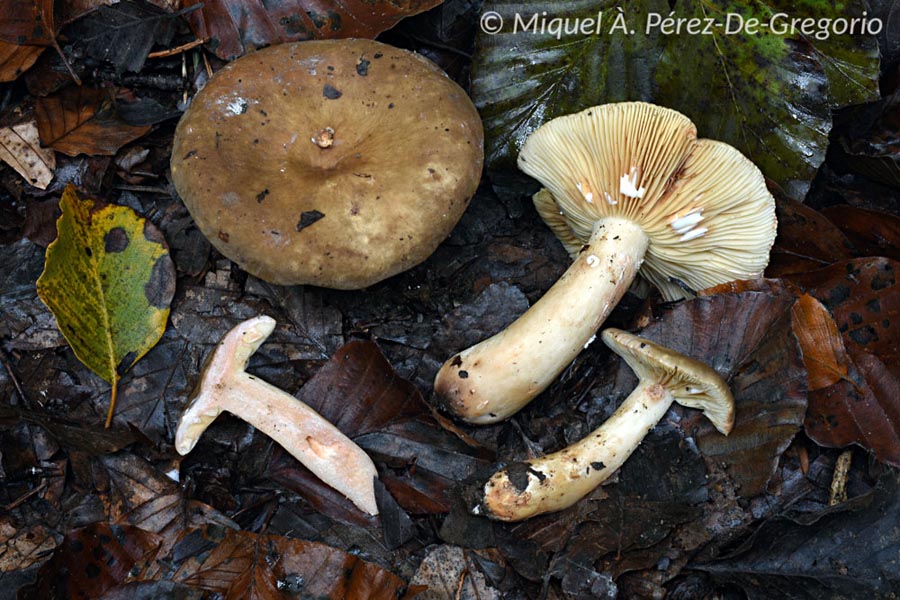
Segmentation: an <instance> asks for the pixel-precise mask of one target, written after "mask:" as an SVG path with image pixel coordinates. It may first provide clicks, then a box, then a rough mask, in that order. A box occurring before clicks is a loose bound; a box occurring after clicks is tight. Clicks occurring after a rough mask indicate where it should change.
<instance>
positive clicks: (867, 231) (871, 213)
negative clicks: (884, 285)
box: [822, 204, 900, 260]
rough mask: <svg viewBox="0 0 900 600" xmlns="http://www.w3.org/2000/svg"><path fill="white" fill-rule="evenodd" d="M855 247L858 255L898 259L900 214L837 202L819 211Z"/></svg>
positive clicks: (899, 250)
mask: <svg viewBox="0 0 900 600" xmlns="http://www.w3.org/2000/svg"><path fill="white" fill-rule="evenodd" d="M822 214H823V215H825V216H826V217H827V218H828V219H829V220H830V221H831V222H833V223H834V224H835V225H837V227H838V228H839V229H840V230H841V231H843V232H844V233H845V234H846V235H847V237H848V238H849V239H850V241H851V242H853V245H854V246H856V248H857V255H858V256H886V257H888V258H892V259H894V260H900V217H898V216H897V215H895V214H892V213H889V212H885V211H880V210H870V209H867V208H859V207H856V206H849V205H847V204H841V205H838V206H829V207H828V208H825V209H823V210H822Z"/></svg>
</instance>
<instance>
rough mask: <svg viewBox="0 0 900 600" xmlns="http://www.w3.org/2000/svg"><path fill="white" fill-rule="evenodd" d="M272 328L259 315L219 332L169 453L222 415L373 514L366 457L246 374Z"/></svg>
mask: <svg viewBox="0 0 900 600" xmlns="http://www.w3.org/2000/svg"><path fill="white" fill-rule="evenodd" d="M274 329H275V320H274V319H273V318H271V317H266V316H261V317H256V318H253V319H249V320H247V321H244V322H242V323H239V324H238V325H237V326H236V327H234V328H233V329H232V330H231V331H229V332H228V333H226V334H225V337H223V338H222V341H220V342H219V344H218V346H216V349H215V351H214V352H213V353H212V354H211V355H210V357H209V358H208V359H207V361H206V365H204V367H203V373H202V374H201V377H200V383H199V384H198V385H197V389H196V390H195V392H194V395H193V397H192V398H191V399H190V401H189V403H188V406H187V408H185V410H184V414H182V416H181V421H179V423H178V429H177V430H176V432H175V449H176V450H177V451H178V453H179V454H187V453H188V452H190V451H191V450H192V449H193V448H194V446H195V445H196V444H197V440H198V439H199V438H200V435H201V434H202V433H203V432H204V431H205V430H206V428H207V427H208V426H209V425H210V423H212V422H213V421H214V420H215V419H216V417H218V416H219V415H220V414H221V413H222V411H227V412H230V413H231V414H233V415H235V416H237V417H240V418H241V419H243V420H244V421H246V422H247V423H249V424H250V425H253V427H255V428H256V429H259V430H260V431H262V432H263V433H265V434H266V435H268V436H269V437H271V438H272V439H273V440H275V441H276V442H278V443H279V444H280V445H281V446H282V447H283V448H284V449H285V450H287V451H288V452H290V453H291V455H292V456H294V457H295V458H296V459H297V460H299V461H300V462H301V463H303V464H304V465H305V466H306V467H307V468H308V469H309V470H310V471H312V472H313V473H314V474H315V475H316V476H317V477H318V478H319V479H321V480H322V481H324V482H325V483H327V484H328V485H329V486H331V487H333V488H334V489H336V490H337V491H339V492H340V493H342V494H344V495H345V496H346V497H347V498H349V499H350V501H351V502H353V504H355V505H356V506H357V508H359V509H360V510H362V511H364V512H366V513H368V514H370V515H376V514H378V507H377V505H376V504H375V483H374V479H375V478H376V477H378V473H377V471H376V470H375V465H374V464H373V463H372V459H370V458H369V456H368V455H367V454H366V453H365V452H364V451H363V450H362V448H360V447H359V446H357V445H356V444H355V443H353V441H352V440H351V439H350V438H348V437H347V436H346V435H344V434H343V433H341V431H340V430H339V429H338V428H337V427H335V426H334V425H332V424H331V423H329V422H328V421H327V420H325V418H324V417H322V416H321V415H320V414H319V413H317V412H316V411H314V410H313V409H312V408H310V407H309V406H307V405H306V404H305V403H303V402H301V401H300V400H298V399H296V398H294V397H293V396H291V395H290V394H288V393H287V392H284V391H282V390H280V389H278V388H277V387H275V386H273V385H271V384H269V383H266V382H265V381H263V380H261V379H259V378H258V377H255V376H253V375H250V374H249V373H247V372H246V370H245V369H246V368H247V361H249V360H250V356H251V355H252V354H253V353H254V352H256V350H257V349H258V348H259V346H260V345H261V344H262V343H263V342H264V341H265V340H266V338H268V337H269V335H270V334H271V333H272V331H273V330H274Z"/></svg>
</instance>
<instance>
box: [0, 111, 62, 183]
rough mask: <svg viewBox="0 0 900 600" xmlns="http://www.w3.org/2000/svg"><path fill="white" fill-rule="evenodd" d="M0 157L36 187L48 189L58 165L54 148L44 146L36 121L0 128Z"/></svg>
mask: <svg viewBox="0 0 900 600" xmlns="http://www.w3.org/2000/svg"><path fill="white" fill-rule="evenodd" d="M0 160H2V161H3V162H5V163H6V164H8V165H9V166H11V167H12V168H13V169H15V170H16V172H17V173H18V174H19V175H21V176H22V177H23V178H25V181H27V182H28V183H30V184H31V185H33V186H34V187H36V188H40V189H42V190H45V189H47V186H48V185H50V181H52V180H53V170H54V169H56V156H55V155H54V154H53V150H51V149H49V148H42V147H41V140H40V137H39V135H38V127H37V123H36V122H35V121H29V122H27V123H20V124H18V125H13V126H12V127H4V128H3V129H0Z"/></svg>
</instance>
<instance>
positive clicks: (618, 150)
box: [434, 102, 776, 424]
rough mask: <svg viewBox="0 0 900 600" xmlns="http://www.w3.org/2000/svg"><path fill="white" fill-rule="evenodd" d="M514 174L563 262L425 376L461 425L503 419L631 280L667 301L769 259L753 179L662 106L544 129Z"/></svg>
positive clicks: (768, 238)
mask: <svg viewBox="0 0 900 600" xmlns="http://www.w3.org/2000/svg"><path fill="white" fill-rule="evenodd" d="M518 164H519V168H521V169H522V170H523V171H525V172H526V173H527V174H529V175H531V176H532V177H535V178H536V179H538V180H539V181H540V182H541V183H542V184H543V185H544V189H542V190H541V191H540V192H538V193H537V194H536V195H535V196H534V202H535V205H536V207H537V210H538V212H539V213H540V215H541V217H542V218H543V219H544V221H545V222H546V223H547V224H548V225H549V226H550V228H551V229H552V230H553V231H554V232H555V233H556V234H557V236H558V237H559V238H560V240H561V241H562V243H563V244H564V246H565V247H566V249H567V250H568V251H569V253H570V254H571V256H572V257H573V259H574V261H573V263H572V265H571V266H570V267H569V268H568V270H567V271H566V272H565V273H564V274H563V275H562V277H561V278H560V279H559V280H558V281H557V282H556V283H555V284H554V285H553V286H552V287H551V288H550V289H549V290H548V291H547V292H546V294H544V296H543V297H542V298H541V299H540V300H538V302H536V303H535V304H534V305H533V306H532V307H531V308H530V309H529V310H528V311H526V312H525V314H523V315H522V316H521V317H519V319H517V320H516V321H515V322H514V323H513V324H512V325H510V326H509V327H508V328H507V329H505V330H504V331H501V332H500V333H498V334H497V335H495V336H494V337H491V338H489V339H487V340H484V341H482V342H480V343H478V344H476V345H475V346H472V347H471V348H469V349H467V350H464V351H462V352H460V353H459V354H457V355H456V356H454V357H452V358H451V359H450V360H448V361H447V362H446V363H445V364H444V365H443V367H442V368H441V370H440V371H439V372H438V375H437V377H436V379H435V384H434V387H435V394H436V397H437V400H438V402H439V404H440V405H441V406H443V407H444V408H446V410H448V411H449V412H450V413H452V414H454V415H455V416H457V417H459V418H461V419H463V420H465V421H468V422H470V423H476V424H485V423H494V422H497V421H500V420H503V419H505V418H507V417H509V416H511V415H513V414H514V413H515V412H517V411H518V410H520V409H521V408H522V407H523V406H525V405H526V404H527V403H528V402H530V401H531V400H532V399H533V398H534V397H535V396H537V395H538V394H539V393H540V392H541V391H543V390H544V389H545V388H546V387H547V386H548V385H549V384H550V383H551V382H552V381H553V380H554V379H555V378H556V377H557V376H558V375H559V373H560V372H561V371H562V370H563V369H564V368H565V367H566V365H568V364H569V363H570V362H571V361H572V360H573V359H574V358H575V357H576V356H577V355H578V353H579V352H580V351H581V350H582V349H583V348H584V347H586V346H587V345H588V344H590V342H591V341H593V338H594V335H595V334H596V332H597V330H598V329H599V328H600V326H601V325H602V324H603V321H604V320H605V319H606V317H607V316H608V315H609V313H610V311H611V310H612V309H613V307H615V305H616V304H617V303H618V302H619V300H620V299H621V297H622V296H623V295H624V294H625V292H626V290H627V289H628V288H629V286H630V285H631V284H632V282H633V281H634V280H635V277H636V276H638V275H640V277H641V278H642V279H643V280H646V281H647V282H649V283H650V284H652V285H654V286H655V287H656V288H657V289H658V290H659V291H660V293H661V294H662V297H663V298H664V299H665V300H676V299H680V298H684V297H687V296H689V295H690V292H689V291H688V290H699V289H704V288H707V287H711V286H713V285H717V284H720V283H725V282H728V281H733V280H737V279H752V278H757V277H760V276H761V275H762V272H763V269H765V267H766V264H767V263H768V260H769V250H770V249H771V247H772V243H773V242H774V240H775V230H776V220H775V200H774V198H773V197H772V195H771V194H770V193H769V191H768V190H767V189H766V184H765V181H764V178H763V175H762V173H760V171H759V169H758V168H756V166H755V165H754V164H753V163H752V162H750V160H748V159H747V158H745V157H744V156H743V155H742V154H741V153H740V152H739V151H737V150H736V149H734V148H733V147H731V146H729V145H727V144H724V143H721V142H716V141H712V140H707V139H697V137H696V128H695V127H694V124H693V123H692V122H691V121H690V120H689V119H688V118H687V117H685V116H684V115H682V114H680V113H678V112H676V111H674V110H671V109H667V108H663V107H659V106H654V105H652V104H647V103H643V102H625V103H618V104H607V105H603V106H597V107H594V108H590V109H588V110H585V111H583V112H580V113H577V114H573V115H567V116H564V117H559V118H556V119H553V120H551V121H549V122H547V123H545V124H544V125H543V126H541V127H540V128H538V129H537V130H536V131H535V132H534V133H533V134H532V135H531V136H530V137H529V138H528V139H527V140H526V142H525V145H524V147H523V148H522V151H521V153H520V154H519V160H518Z"/></svg>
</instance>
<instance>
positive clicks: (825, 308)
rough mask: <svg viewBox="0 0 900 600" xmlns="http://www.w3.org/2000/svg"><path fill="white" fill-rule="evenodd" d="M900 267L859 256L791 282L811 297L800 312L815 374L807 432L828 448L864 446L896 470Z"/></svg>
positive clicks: (899, 452) (899, 449)
mask: <svg viewBox="0 0 900 600" xmlns="http://www.w3.org/2000/svg"><path fill="white" fill-rule="evenodd" d="M896 265H897V263H896V262H894V261H891V260H889V259H885V258H877V259H856V260H852V261H845V262H842V263H837V264H835V265H832V266H831V267H828V268H826V269H820V270H818V271H813V272H811V273H806V274H797V275H794V276H792V277H791V279H792V280H793V281H794V282H795V283H797V284H798V285H799V286H800V287H801V288H802V289H805V290H807V291H808V292H809V295H804V296H802V297H801V298H800V300H799V301H798V303H797V305H796V306H795V308H794V328H795V332H796V333H797V337H798V339H799V340H800V343H801V345H802V346H803V348H804V360H805V361H806V364H807V368H808V369H810V397H809V413H808V415H807V417H806V422H805V426H806V432H807V434H808V435H809V436H810V437H811V438H812V439H813V440H815V441H816V442H817V443H819V444H821V445H823V446H830V447H843V446H846V445H848V444H853V443H856V444H859V445H860V446H862V447H864V448H866V449H867V450H869V451H871V452H872V453H873V454H874V455H875V456H876V458H878V459H879V460H882V461H884V462H887V463H889V464H892V465H900V354H898V353H900V350H898V343H897V342H898V334H897V333H896V327H892V325H893V323H894V322H896V320H897V319H898V318H900V316H898V315H900V297H898V294H897V293H896V291H895V290H896V278H895V267H896ZM813 296H815V298H813ZM816 298H818V299H819V300H821V302H819V301H818V300H816ZM829 311H830V313H829ZM832 315H834V317H833V318H832Z"/></svg>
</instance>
